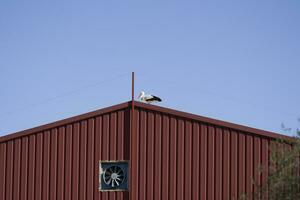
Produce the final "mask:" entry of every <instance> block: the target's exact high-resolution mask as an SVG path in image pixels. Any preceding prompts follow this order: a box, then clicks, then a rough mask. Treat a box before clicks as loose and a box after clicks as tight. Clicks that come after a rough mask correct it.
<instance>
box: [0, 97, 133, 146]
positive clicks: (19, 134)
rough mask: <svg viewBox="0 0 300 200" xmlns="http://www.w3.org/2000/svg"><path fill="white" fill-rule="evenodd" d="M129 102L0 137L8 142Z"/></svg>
mask: <svg viewBox="0 0 300 200" xmlns="http://www.w3.org/2000/svg"><path fill="white" fill-rule="evenodd" d="M129 103H130V102H125V103H120V104H117V105H114V106H109V107H106V108H102V109H99V110H95V111H91V112H88V113H85V114H81V115H77V116H74V117H69V118H66V119H62V120H58V121H55V122H52V123H49V124H44V125H41V126H37V127H34V128H30V129H26V130H23V131H18V132H15V133H11V134H8V135H5V136H2V137H0V143H2V142H6V141H9V140H12V139H16V138H20V137H24V136H29V135H32V134H35V133H39V132H42V131H45V130H48V129H51V128H55V127H59V126H63V125H66V124H71V123H75V122H77V121H80V120H84V119H87V118H91V117H96V116H98V115H102V114H105V113H110V112H112V111H116V110H121V109H124V108H128V106H129Z"/></svg>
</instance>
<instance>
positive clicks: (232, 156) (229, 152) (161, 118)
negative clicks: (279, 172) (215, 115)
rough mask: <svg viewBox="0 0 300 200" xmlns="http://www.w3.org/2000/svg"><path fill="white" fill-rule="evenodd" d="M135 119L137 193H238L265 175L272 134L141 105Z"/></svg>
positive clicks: (192, 195) (151, 196) (150, 196)
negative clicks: (262, 169) (177, 114)
mask: <svg viewBox="0 0 300 200" xmlns="http://www.w3.org/2000/svg"><path fill="white" fill-rule="evenodd" d="M136 119H137V122H138V123H137V126H136V128H137V135H138V147H137V148H138V154H139V156H138V160H137V162H136V164H137V166H138V171H137V172H136V173H137V174H136V176H137V177H138V183H137V185H138V186H137V187H138V189H137V191H138V192H137V198H136V199H149V200H150V199H151V200H152V199H156V200H159V199H161V200H163V199H225V200H226V199H228V200H232V199H238V197H239V196H240V195H242V194H243V193H248V194H251V193H252V192H253V191H254V185H253V184H252V183H253V182H252V179H254V180H255V181H256V182H257V183H259V184H260V183H261V182H263V181H264V180H265V178H266V176H267V171H263V173H259V167H260V166H268V149H269V148H268V146H269V143H270V138H266V137H259V136H258V135H254V134H251V133H248V132H243V131H239V130H235V129H229V128H224V127H221V126H216V125H214V124H209V123H204V122H201V121H198V120H193V119H189V118H184V117H180V116H176V115H171V114H166V113H162V112H159V111H153V110H148V109H144V108H141V107H139V108H137V111H136ZM250 199H253V197H250Z"/></svg>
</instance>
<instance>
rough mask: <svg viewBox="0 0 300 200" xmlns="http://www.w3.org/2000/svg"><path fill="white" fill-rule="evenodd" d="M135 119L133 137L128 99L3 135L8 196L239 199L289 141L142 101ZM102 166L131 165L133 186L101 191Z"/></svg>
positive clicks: (1, 165)
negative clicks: (272, 151) (273, 151)
mask: <svg viewBox="0 0 300 200" xmlns="http://www.w3.org/2000/svg"><path fill="white" fill-rule="evenodd" d="M134 116H135V117H134V122H133V124H134V129H133V130H135V131H133V132H132V133H131V131H130V130H131V128H130V126H131V119H132V117H131V102H126V103H122V104H119V105H116V106H112V107H109V108H104V109H101V110H97V111H94V112H90V113H87V114H83V115H80V116H76V117H72V118H69V119H65V120H61V121H58V122H55V123H51V124H47V125H43V126H40V127H37V128H33V129H29V130H25V131H21V132H18V133H15V134H11V135H7V136H4V137H1V138H0V199H5V200H12V199H22V200H23V199H24V200H25V199H26V200H38V199H43V200H54V199H66V200H71V199H72V200H91V199H97V200H98V199H103V200H106V199H109V200H115V199H121V200H122V199H132V200H144V199H145V200H154V199H155V200H167V199H171V200H172V199H178V200H179V199H180V200H183V199H203V200H205V199H208V200H211V199H216V200H219V199H228V200H234V199H237V198H238V197H239V195H240V194H243V193H245V192H246V193H251V192H253V190H254V186H253V184H252V179H253V178H254V179H255V180H256V181H257V182H258V183H259V184H261V183H263V182H264V181H265V180H266V177H267V175H268V171H267V170H265V171H263V173H258V170H256V169H257V168H258V167H259V166H260V165H262V166H265V167H266V168H268V161H269V145H270V142H271V141H272V140H274V139H276V138H282V137H285V136H282V135H278V134H275V133H271V132H267V131H262V130H258V129H254V128H249V127H245V126H240V125H236V124H232V123H227V122H223V121H219V120H214V119H209V118H206V117H201V116H197V115H193V114H188V113H184V112H180V111H176V110H172V109H167V108H162V107H158V106H153V105H148V104H144V103H139V102H135V115H134ZM101 161H108V162H109V161H114V162H117V161H121V162H128V172H127V179H126V180H125V181H126V182H128V185H126V187H127V188H128V189H122V190H115V191H106V190H101V187H102V186H101V183H100V182H101V179H102V174H101V173H102V172H101V169H100V168H101V166H100V165H101ZM108 164H109V163H108ZM115 170H116V168H115ZM116 171H117V170H116ZM110 174H111V172H110V173H109V175H110ZM112 176H113V175H112ZM118 176H119V175H117V176H116V177H118ZM103 179H104V180H105V178H103ZM106 181H107V182H110V180H109V179H107V180H106ZM102 189H103V188H102ZM113 189H114V188H113Z"/></svg>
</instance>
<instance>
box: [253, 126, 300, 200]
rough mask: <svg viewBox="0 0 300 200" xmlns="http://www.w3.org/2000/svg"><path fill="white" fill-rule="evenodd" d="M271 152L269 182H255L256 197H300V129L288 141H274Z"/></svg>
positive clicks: (282, 198) (288, 199) (287, 199)
mask: <svg viewBox="0 0 300 200" xmlns="http://www.w3.org/2000/svg"><path fill="white" fill-rule="evenodd" d="M270 152H271V154H270V161H269V165H270V166H269V176H268V179H267V183H263V184H262V185H257V184H255V183H254V184H255V185H256V186H255V188H256V192H255V199H267V197H269V199H272V200H277V199H278V200H294V199H300V131H299V130H297V136H296V137H294V138H292V139H290V140H288V141H287V140H278V141H276V142H273V143H272V144H271V146H270ZM262 170H265V169H262Z"/></svg>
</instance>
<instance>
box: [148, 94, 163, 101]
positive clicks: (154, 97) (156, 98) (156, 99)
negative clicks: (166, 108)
mask: <svg viewBox="0 0 300 200" xmlns="http://www.w3.org/2000/svg"><path fill="white" fill-rule="evenodd" d="M150 100H151V101H159V102H160V101H161V99H160V98H159V97H157V96H154V95H152V98H151V99H150Z"/></svg>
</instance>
